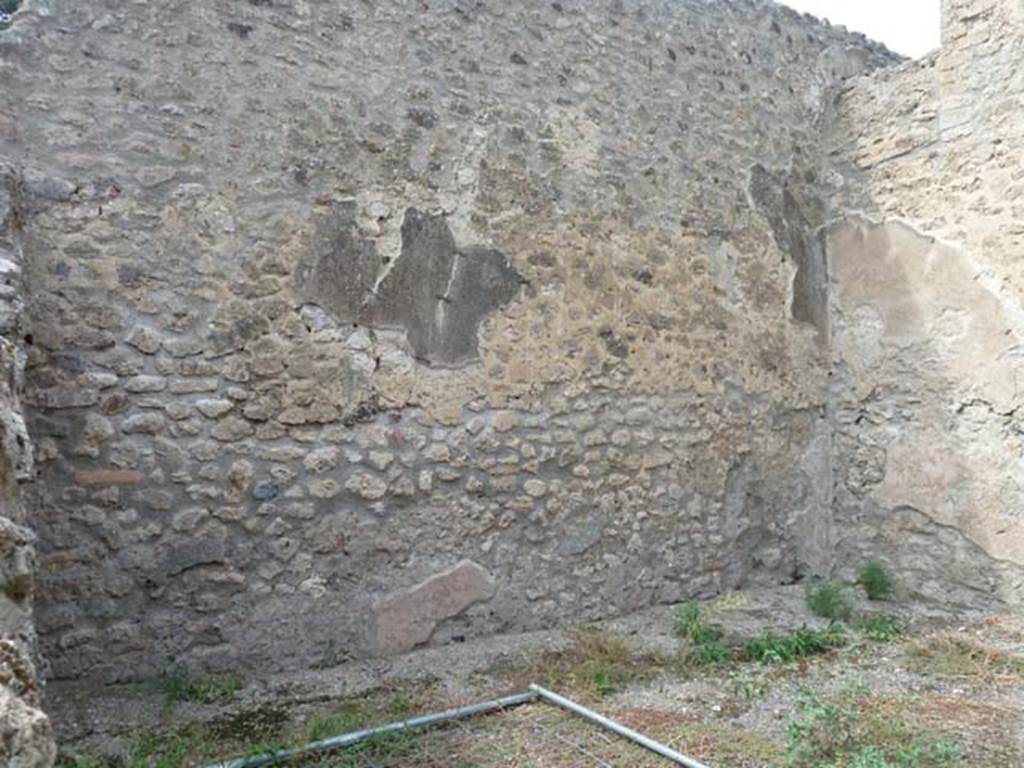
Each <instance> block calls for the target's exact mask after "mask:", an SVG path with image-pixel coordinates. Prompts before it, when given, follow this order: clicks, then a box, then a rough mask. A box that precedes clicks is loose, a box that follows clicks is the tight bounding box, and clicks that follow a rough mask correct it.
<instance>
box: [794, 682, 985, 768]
mask: <svg viewBox="0 0 1024 768" xmlns="http://www.w3.org/2000/svg"><path fill="white" fill-rule="evenodd" d="M911 715H912V713H911V712H910V711H909V707H908V701H907V700H896V701H892V700H888V699H887V700H885V701H884V702H883V701H882V700H881V699H869V698H866V697H857V696H854V695H851V694H850V693H847V694H844V695H840V696H836V697H829V698H825V697H823V696H820V695H818V694H816V693H812V692H809V691H805V692H804V693H803V695H802V696H801V699H800V701H799V703H798V708H797V715H796V716H795V717H794V718H792V719H791V720H790V721H789V723H788V724H787V727H786V741H787V744H788V751H787V755H786V757H787V762H786V766H787V768H952V767H953V766H959V765H963V764H964V758H965V755H966V751H965V749H964V747H963V745H962V744H960V743H959V742H956V741H952V740H950V739H947V738H943V737H941V736H940V735H939V734H936V733H934V732H932V731H929V730H926V729H922V728H919V727H916V726H915V724H914V722H913V718H912V717H911Z"/></svg>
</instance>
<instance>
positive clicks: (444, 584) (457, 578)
mask: <svg viewBox="0 0 1024 768" xmlns="http://www.w3.org/2000/svg"><path fill="white" fill-rule="evenodd" d="M494 591H495V583H494V580H493V579H492V578H491V576H490V574H488V573H487V571H486V570H484V568H483V567H482V566H480V565H478V564H477V563H474V562H473V561H472V560H463V561H462V562H460V563H458V564H457V565H455V566H454V567H452V568H449V569H448V570H446V571H441V572H440V573H438V574H435V575H433V576H431V577H430V578H428V579H426V580H425V581H422V582H420V583H419V584H417V585H416V586H414V587H411V588H409V589H405V590H402V591H400V592H393V593H391V594H390V595H387V596H386V597H384V598H382V599H381V600H380V601H379V602H378V603H377V604H376V605H375V606H374V619H375V622H376V639H375V645H374V648H375V651H376V652H377V653H379V654H381V655H386V654H393V653H401V652H402V651H408V650H410V649H412V648H415V647H416V646H417V645H421V644H422V643H425V642H427V641H428V640H430V636H431V635H432V634H433V633H434V628H435V627H437V625H438V624H439V623H440V622H442V621H444V620H445V619H450V618H452V617H453V616H458V615H459V614H460V613H462V612H463V611H464V610H466V609H467V608H468V607H469V606H471V605H473V604H474V603H478V602H481V601H483V600H489V599H490V598H491V597H493V596H494Z"/></svg>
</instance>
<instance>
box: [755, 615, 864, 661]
mask: <svg viewBox="0 0 1024 768" xmlns="http://www.w3.org/2000/svg"><path fill="white" fill-rule="evenodd" d="M846 643H847V637H846V633H845V631H844V630H843V627H842V625H840V624H833V625H830V626H829V627H827V628H825V629H808V628H807V627H801V628H800V629H798V630H796V631H795V632H791V633H790V634H788V635H776V634H774V633H772V632H771V631H768V632H765V633H764V634H762V635H761V636H760V637H758V638H755V639H753V640H749V641H748V642H746V643H744V645H743V649H742V657H743V658H744V659H745V660H747V661H758V662H761V663H763V664H781V663H784V662H787V661H794V660H796V659H803V658H806V657H807V656H815V655H817V654H820V653H827V652H828V651H830V650H832V649H834V648H841V647H842V646H844V645H846Z"/></svg>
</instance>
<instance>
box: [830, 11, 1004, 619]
mask: <svg viewBox="0 0 1024 768" xmlns="http://www.w3.org/2000/svg"><path fill="white" fill-rule="evenodd" d="M944 17H945V19H944V32H943V44H942V48H941V50H940V51H938V52H936V53H935V54H933V55H931V56H929V57H927V58H925V59H923V60H921V61H916V62H909V63H906V64H903V65H901V66H898V67H895V68H891V69H886V70H884V71H878V72H876V73H873V74H872V75H871V76H869V77H866V78H864V79H862V80H859V81H858V82H857V83H856V84H855V85H854V86H853V87H852V88H851V89H850V90H848V91H847V92H846V93H845V94H844V95H843V98H842V99H841V102H840V105H839V109H838V119H837V122H836V124H835V125H834V126H833V132H832V133H833V141H832V144H833V148H834V151H833V156H834V158H835V161H836V164H837V169H838V170H839V172H840V174H841V184H842V186H841V189H840V193H839V196H838V198H837V202H836V215H837V217H838V218H839V221H838V223H837V224H836V225H835V226H833V227H832V228H831V230H830V237H829V240H830V243H829V250H830V255H831V263H832V269H833V279H834V291H833V294H834V295H833V300H834V318H835V358H836V366H837V367H836V376H835V377H834V380H835V382H836V385H835V421H836V452H835V468H836V499H837V506H836V512H837V519H836V524H837V527H838V528H839V530H840V531H841V542H840V546H839V552H840V558H841V561H842V562H844V563H846V564H847V565H848V566H852V565H853V563H856V562H857V561H859V560H862V559H863V557H864V556H865V555H866V554H867V553H869V552H872V551H881V552H883V553H884V554H885V555H886V557H887V558H888V559H889V560H890V562H891V563H892V564H893V565H895V566H896V567H897V568H898V569H900V570H901V571H903V572H904V574H905V576H906V578H905V581H906V582H907V583H908V584H909V585H912V586H914V587H916V588H918V589H920V590H921V591H922V592H925V593H926V594H931V595H933V596H936V597H940V598H942V599H944V600H950V599H959V600H963V601H965V602H966V601H975V600H977V599H978V598H979V597H983V596H996V597H999V598H1003V599H1010V600H1014V601H1017V602H1019V601H1020V599H1021V598H1022V596H1024V595H1022V589H1024V571H1022V568H1024V409H1022V407H1021V405H1022V401H1024V305H1022V301H1024V259H1022V258H1021V257H1022V255H1024V166H1022V163H1021V157H1022V153H1024V120H1022V119H1021V114H1022V110H1024V68H1022V67H1021V66H1020V62H1021V61H1022V60H1024V13H1022V12H1021V4H1020V3H1019V2H1017V0H955V1H954V0H949V2H947V3H946V4H945V8H944Z"/></svg>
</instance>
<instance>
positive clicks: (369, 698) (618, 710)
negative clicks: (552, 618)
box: [47, 586, 1024, 768]
mask: <svg viewBox="0 0 1024 768" xmlns="http://www.w3.org/2000/svg"><path fill="white" fill-rule="evenodd" d="M677 612H678V609H677V608H675V607H672V606H664V607H658V608H653V609H649V610H646V611H643V612H640V613H637V614H634V615H631V616H628V617H624V618H621V619H617V620H612V621H607V622H603V623H600V624H596V625H590V626H589V627H587V628H584V629H582V630H581V629H579V628H576V629H565V630H561V631H550V632H535V633H528V634H524V635H517V636H507V637H499V638H491V639H487V640H481V641H472V642H465V643H461V644H457V645H449V646H446V647H441V648H429V649H424V650H421V651H418V652H415V653H412V654H408V655H405V656H402V657H397V658H390V659H381V660H374V661H352V662H347V663H342V664H339V665H338V666H335V667H330V668H324V669H317V670H310V671H307V672H303V673H292V674H287V675H278V676H275V677H271V678H266V679H244V678H235V677H231V676H220V677H217V676H212V677H211V676H205V677H204V676H201V675H198V674H196V675H194V676H192V677H188V675H189V674H191V673H188V672H187V671H184V672H179V676H178V677H176V678H175V677H164V678H161V679H160V680H157V681H142V682H140V683H137V684H133V685H127V686H109V687H106V688H102V689H99V690H97V689H96V688H95V687H88V686H85V685H81V684H77V685H64V684H53V685H51V686H50V687H49V688H48V691H47V694H48V699H49V702H50V707H51V711H52V713H53V716H54V721H55V723H56V724H57V727H58V732H59V737H60V739H61V743H62V757H61V762H60V764H61V765H65V766H75V768H98V767H99V766H105V765H121V766H128V767H130V768H135V767H136V766H156V767H158V768H183V767H184V766H202V765H206V764H208V763H211V762H214V761H215V760H218V759H226V758H228V757H233V756H238V755H245V754H256V753H259V752H260V751H266V750H268V749H277V748H280V747H282V746H286V745H295V744H299V743H304V742H306V741H308V740H310V739H314V738H324V737H327V736H331V735H336V734H338V733H344V732H347V731H350V730H355V729H358V728H361V727H365V726H368V725H372V724H380V723H384V722H390V721H394V720H401V719H404V718H408V717H412V716H414V715H417V714H423V713H427V712H433V711H438V710H442V709H447V708H450V707H455V706H462V705H465V704H469V703H475V702H478V701H481V700H484V699H490V698H494V697H497V696H501V695H506V694H509V693H515V692H520V691H522V690H525V689H526V687H527V685H528V684H529V683H530V682H538V683H541V684H546V685H548V686H549V687H552V688H554V689H555V690H557V691H559V692H561V693H563V694H565V695H567V696H570V697H572V698H574V699H576V700H577V701H580V702H581V703H584V704H586V705H588V706H590V707H592V708H594V709H596V710H598V711H600V712H602V713H604V714H606V715H609V716H611V717H613V718H615V719H618V720H619V721H620V722H623V723H624V724H626V725H629V726H631V727H633V728H635V729H637V730H639V731H641V732H643V733H645V734H647V735H649V736H651V737H653V738H656V739H659V740H661V741H663V742H664V743H666V744H668V745H669V746H671V747H673V748H675V749H677V750H679V751H681V752H683V753H685V754H687V755H689V756H691V757H693V758H696V759H698V760H701V761H702V762H705V763H707V764H708V765H709V766H711V768H717V767H718V766H730V767H731V768H757V767H760V766H779V767H780V768H782V767H788V766H799V767H800V768H803V766H811V767H813V768H819V767H820V768H825V767H826V766H832V765H835V766H839V767H841V768H846V766H856V768H861V766H863V768H876V767H877V768H887V767H888V766H895V767H896V768H904V766H909V767H910V768H914V767H917V768H931V767H932V766H936V768H941V766H947V765H950V766H952V765H964V766H967V765H971V766H974V767H975V768H985V767H989V768H1005V767H1008V766H1016V765H1024V616H1022V615H1021V614H1020V613H1007V612H998V611H996V612H971V613H964V612H952V611H950V610H948V609H943V608H941V607H938V606H934V605H930V604H925V603H923V602H920V601H917V600H914V599H911V598H908V597H906V596H903V597H901V598H899V599H897V600H894V601H874V602H872V601H868V600H866V599H864V598H863V597H860V598H858V600H857V601H856V613H855V616H854V617H853V618H852V619H851V620H850V621H849V622H848V623H847V624H848V626H849V628H848V629H847V630H846V632H845V635H846V643H845V645H843V646H842V647H840V648H836V649H833V650H830V651H828V652H826V653H823V654H818V655H812V656H808V657H804V658H800V659H797V660H794V661H789V662H782V663H765V662H752V661H745V662H740V661H729V662H726V663H719V664H711V665H701V664H696V663H694V662H693V660H692V658H690V659H689V660H687V658H688V649H689V648H690V646H689V645H688V643H687V641H686V640H683V639H680V637H679V636H678V635H677V633H676V629H675V623H676V616H677ZM703 615H704V617H705V618H706V619H707V621H708V622H714V623H715V624H718V625H721V627H722V628H723V629H724V631H725V637H726V640H727V641H728V642H730V643H732V644H736V643H742V642H743V641H744V640H749V639H751V638H754V637H757V636H764V633H765V632H771V633H773V634H774V636H776V637H783V636H785V635H786V634H787V633H789V632H793V631H795V630H798V629H800V628H801V627H804V626H805V625H806V627H808V628H811V629H812V630H813V629H822V628H825V627H826V626H827V622H825V621H824V620H822V619H819V618H816V617H814V616H812V615H811V614H810V612H809V611H808V609H807V607H806V605H805V590H804V588H802V587H800V586H793V587H780V588H777V589H772V590H754V591H745V592H736V593H731V594H728V595H726V596H724V597H721V598H718V599H717V600H714V601H710V602H708V603H705V604H703ZM882 615H884V616H887V617H892V618H893V619H895V620H896V624H898V625H899V626H900V627H901V628H902V632H901V634H899V635H898V636H893V637H888V638H887V639H885V640H878V639H872V637H870V636H869V634H866V633H865V632H864V631H862V630H858V629H856V627H857V626H863V619H864V617H866V616H882ZM858 619H859V620H858ZM823 713H824V714H823ZM801 718H802V720H801ZM808 718H810V719H811V720H813V721H814V727H813V728H807V727H805V729H804V731H802V733H803V734H804V736H805V737H807V735H808V733H810V732H812V731H814V729H815V728H816V729H817V732H816V733H811V737H812V740H813V739H814V738H816V739H817V741H816V742H815V745H816V747H818V748H822V749H824V750H825V752H828V750H829V749H831V748H833V747H835V748H836V749H838V752H837V754H839V753H840V752H842V749H841V747H842V746H843V745H842V744H839V745H838V746H837V745H835V744H832V745H829V744H825V745H824V746H823V745H822V744H821V740H822V738H823V734H824V738H825V740H826V741H827V740H828V739H836V740H842V739H845V738H859V739H862V740H863V739H867V740H868V741H870V740H871V739H873V738H877V739H878V740H879V744H878V748H879V750H878V751H877V753H876V752H875V751H873V746H872V745H871V744H867V745H866V746H865V745H864V744H861V747H862V749H861V751H860V752H858V753H857V754H858V755H859V757H858V758H857V759H858V760H861V761H862V762H851V761H850V760H847V759H846V758H836V759H835V760H834V761H830V760H824V758H815V757H814V756H813V755H810V756H809V754H808V753H806V752H803V753H801V752H800V748H803V747H806V746H807V745H806V744H803V745H802V746H801V745H799V744H796V746H795V741H794V739H795V738H797V737H796V736H795V734H796V733H797V731H799V729H794V726H793V723H794V722H795V721H796V722H803V724H804V725H805V726H807V723H808V722H809V720H808ZM853 733H855V734H856V735H855V737H851V736H850V734H853ZM895 742H899V744H898V745H895V746H894V744H895ZM928 744H930V745H932V746H935V745H940V746H941V749H940V748H938V747H936V751H930V750H931V747H929V746H927V745H928ZM921 745H926V746H921ZM896 746H899V749H897V748H896ZM890 747H891V748H892V749H893V750H894V751H893V752H892V753H891V755H895V757H889V758H886V757H885V755H889V754H890V753H888V752H886V751H885V750H886V749H888V748H890ZM821 754H824V752H823V753H821ZM844 754H845V753H844ZM849 754H852V752H851V753H849ZM849 754H847V757H849ZM844 760H846V761H845V762H844ZM872 760H874V762H872ZM300 764H302V765H319V766H332V767H334V768H369V766H375V767H376V768H384V767H385V766H399V765H402V766H412V765H416V766H457V767H464V768H470V766H474V767H480V768H489V767H491V766H518V767H520V768H526V767H527V766H530V767H532V768H541V767H547V766H550V767H552V768H554V767H556V766H557V767H558V768H569V767H572V766H623V767H626V766H629V767H630V768H632V767H633V766H659V765H668V764H669V763H668V762H667V761H665V760H664V759H662V758H659V757H657V756H655V755H652V754H650V753H647V752H644V751H643V750H641V749H639V748H637V747H634V746H633V745H631V744H628V743H626V742H624V741H622V740H621V739H618V738H617V737H615V736H614V735H612V734H610V733H607V732H605V731H602V730H601V729H599V728H596V727H594V726H591V725H590V724H589V723H586V722H584V721H581V720H580V719H578V718H575V717H573V716H571V715H568V714H565V713H563V712H561V711H559V710H557V709H555V708H553V707H551V706H549V705H547V704H543V703H535V704H530V705H527V706H522V707H519V708H516V709H512V710H508V711H506V712H503V713H499V714H495V715H490V716H484V717H476V718H472V719H469V720H465V721H462V722H459V723H456V724H452V725H449V726H447V727H442V728H437V729H434V730H430V731H428V732H424V733H420V734H418V735H415V736H397V737H391V738H387V739H378V740H375V741H371V742H370V743H368V744H365V745H363V746H362V747H360V748H359V749H355V750H350V751H347V752H344V753H334V754H328V755H323V756H320V757H318V758H316V759H307V760H305V761H303V762H301V763H300Z"/></svg>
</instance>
